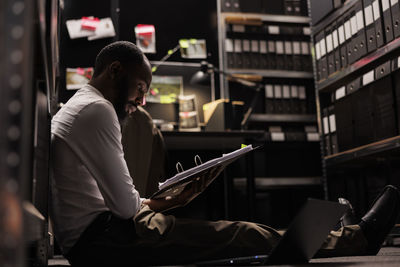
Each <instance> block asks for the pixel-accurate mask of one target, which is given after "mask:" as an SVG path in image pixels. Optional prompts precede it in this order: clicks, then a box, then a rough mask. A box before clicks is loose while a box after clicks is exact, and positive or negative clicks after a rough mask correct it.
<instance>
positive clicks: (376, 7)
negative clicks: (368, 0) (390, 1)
mask: <svg viewBox="0 0 400 267" xmlns="http://www.w3.org/2000/svg"><path fill="white" fill-rule="evenodd" d="M372 9H373V11H374V21H376V20H377V19H379V18H380V17H381V12H380V10H379V0H375V1H374V2H373V3H372Z"/></svg>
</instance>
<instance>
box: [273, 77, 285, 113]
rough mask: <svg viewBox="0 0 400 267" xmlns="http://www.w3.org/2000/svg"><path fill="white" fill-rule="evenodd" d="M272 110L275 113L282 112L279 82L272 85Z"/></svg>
mask: <svg viewBox="0 0 400 267" xmlns="http://www.w3.org/2000/svg"><path fill="white" fill-rule="evenodd" d="M274 110H275V112H276V113H279V114H282V113H283V104H282V85H280V84H275V85H274Z"/></svg>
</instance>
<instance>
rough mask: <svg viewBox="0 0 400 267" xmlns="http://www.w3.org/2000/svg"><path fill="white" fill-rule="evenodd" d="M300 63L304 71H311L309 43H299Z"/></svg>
mask: <svg viewBox="0 0 400 267" xmlns="http://www.w3.org/2000/svg"><path fill="white" fill-rule="evenodd" d="M301 58H302V60H301V62H302V65H303V66H304V70H305V71H310V72H312V71H313V64H312V58H311V52H310V42H301Z"/></svg>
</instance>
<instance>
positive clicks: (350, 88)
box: [346, 77, 361, 95]
mask: <svg viewBox="0 0 400 267" xmlns="http://www.w3.org/2000/svg"><path fill="white" fill-rule="evenodd" d="M360 87H361V78H360V77H358V78H356V79H354V80H353V81H352V82H350V83H349V84H348V85H347V86H346V95H351V94H353V93H354V92H356V91H357V90H358V89H360Z"/></svg>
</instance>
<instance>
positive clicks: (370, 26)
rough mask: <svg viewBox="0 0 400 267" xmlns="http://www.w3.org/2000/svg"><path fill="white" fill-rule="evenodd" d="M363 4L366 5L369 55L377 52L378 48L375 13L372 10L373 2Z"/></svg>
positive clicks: (368, 0) (364, 1)
mask: <svg viewBox="0 0 400 267" xmlns="http://www.w3.org/2000/svg"><path fill="white" fill-rule="evenodd" d="M363 3H364V18H365V35H366V39H367V51H368V53H370V52H372V51H375V50H376V48H377V45H376V33H375V23H374V11H373V8H372V0H363Z"/></svg>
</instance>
